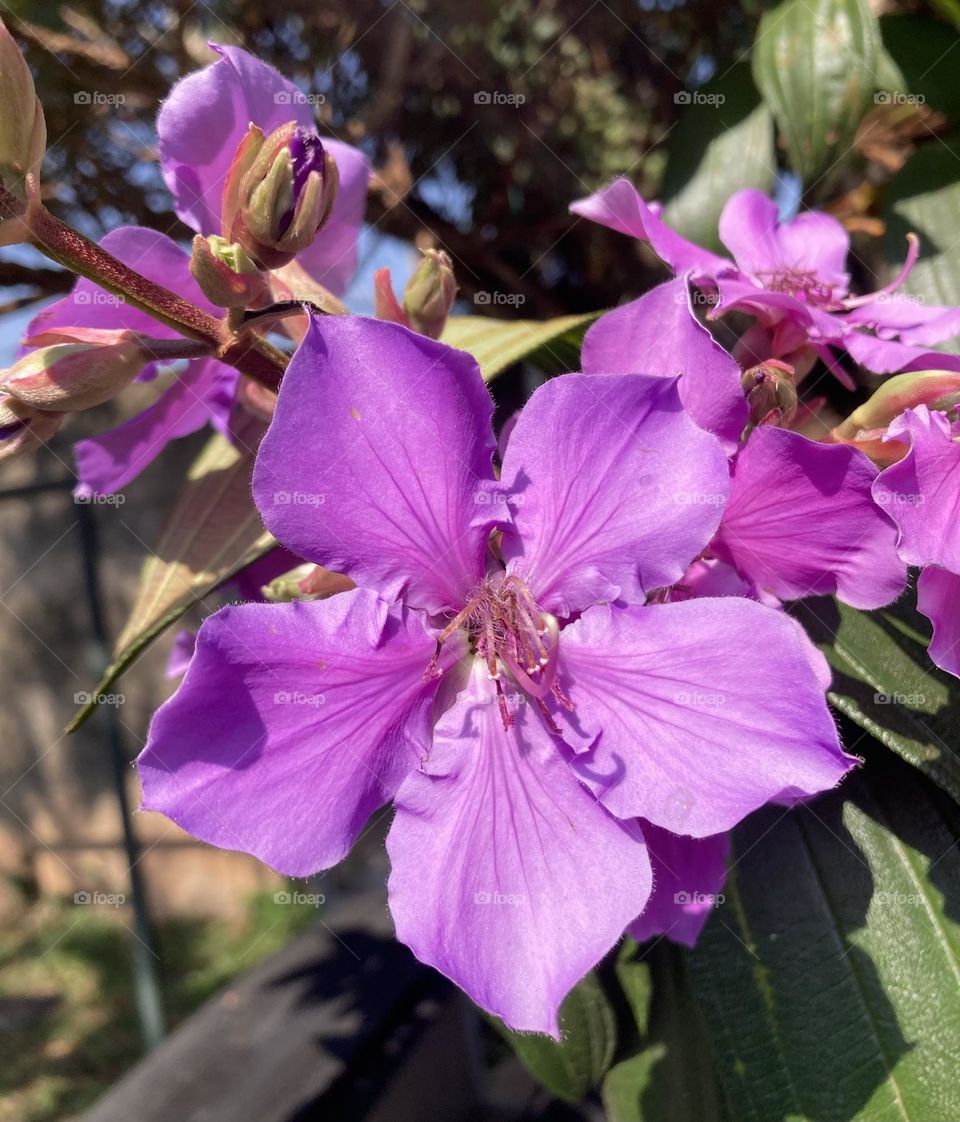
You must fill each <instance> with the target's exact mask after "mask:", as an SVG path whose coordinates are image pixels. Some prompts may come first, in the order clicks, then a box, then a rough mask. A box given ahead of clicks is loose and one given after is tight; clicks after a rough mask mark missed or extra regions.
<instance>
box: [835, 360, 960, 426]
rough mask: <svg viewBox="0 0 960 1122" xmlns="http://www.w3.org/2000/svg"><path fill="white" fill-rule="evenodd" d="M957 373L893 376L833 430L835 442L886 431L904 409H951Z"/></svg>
mask: <svg viewBox="0 0 960 1122" xmlns="http://www.w3.org/2000/svg"><path fill="white" fill-rule="evenodd" d="M958 392H960V373H957V372H956V371H953V370H917V371H913V372H911V373H909V374H895V375H894V376H893V377H892V378H888V379H887V380H886V381H885V382H884V383H883V384H882V385H881V386H880V388H879V389H878V390H877V391H876V392H875V393H874V394H873V395H872V396H871V397H870V398H869V399H868V400H867V401H865V402H864V403H863V405H861V406H860V408H859V409H855V410H854V411H853V412H852V413H851V414H850V416H849V417H847V419H846V420H845V421H843V422H842V423H841V424H839V425H837V427H836V428H835V429H834V430H833V435H834V437H835V439H837V440H841V441H847V440H858V439H860V438H861V437H866V438H867V439H869V438H870V437H871V436H873V435H875V434H878V433H881V432H884V431H886V428H887V426H888V425H889V424H890V422H891V421H893V420H894V419H895V418H897V417H899V416H900V414H901V413H902V412H903V411H904V410H905V409H912V408H914V407H915V406H917V405H927V406H929V407H930V408H931V409H950V408H952V407H953V406H954V405H956V403H957V396H956V395H957V394H958Z"/></svg>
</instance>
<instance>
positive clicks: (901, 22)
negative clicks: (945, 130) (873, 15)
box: [880, 12, 960, 120]
mask: <svg viewBox="0 0 960 1122" xmlns="http://www.w3.org/2000/svg"><path fill="white" fill-rule="evenodd" d="M880 35H881V37H882V39H883V45H884V47H885V48H886V50H887V52H888V53H889V55H890V58H891V59H892V61H893V63H894V65H895V66H896V67H897V69H898V70H899V72H900V74H901V75H902V81H903V87H902V89H901V90H900V92H903V93H909V94H912V95H914V96H915V97H918V98H920V99H922V104H924V105H926V106H928V107H929V108H930V109H936V110H937V111H938V112H940V113H944V114H946V116H947V117H948V118H950V119H951V120H956V119H957V118H958V117H960V83H958V82H957V59H958V57H960V50H958V47H960V35H958V34H957V33H956V31H954V30H953V28H951V27H948V26H947V25H946V24H944V23H940V22H939V21H938V20H933V19H926V18H924V17H923V16H915V15H907V14H905V13H901V12H897V13H893V14H890V15H885V16H881V17H880ZM883 88H885V89H886V88H889V89H890V91H891V92H893V90H894V89H895V88H897V87H887V86H884V87H883Z"/></svg>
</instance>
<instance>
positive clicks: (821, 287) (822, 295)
mask: <svg viewBox="0 0 960 1122" xmlns="http://www.w3.org/2000/svg"><path fill="white" fill-rule="evenodd" d="M755 275H756V278H757V280H758V281H760V283H761V284H762V285H763V287H764V288H766V289H767V290H768V291H770V292H782V293H784V294H785V295H787V296H793V297H794V299H796V300H802V301H803V302H804V303H805V304H814V305H816V306H817V307H823V308H835V309H836V308H841V307H842V306H843V305H842V301H841V294H838V293H837V291H836V286H835V285H832V284H827V283H826V282H825V281H822V280H820V278H819V277H818V276H817V274H816V273H815V272H814V271H813V270H812V269H790V268H784V269H776V270H773V271H771V272H763V273H756V274H755Z"/></svg>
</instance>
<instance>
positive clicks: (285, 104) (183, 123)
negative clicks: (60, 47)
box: [157, 43, 370, 295]
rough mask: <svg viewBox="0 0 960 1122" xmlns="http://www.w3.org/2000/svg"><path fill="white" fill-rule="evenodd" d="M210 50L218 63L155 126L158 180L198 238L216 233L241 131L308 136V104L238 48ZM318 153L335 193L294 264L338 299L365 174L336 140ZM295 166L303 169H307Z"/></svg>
mask: <svg viewBox="0 0 960 1122" xmlns="http://www.w3.org/2000/svg"><path fill="white" fill-rule="evenodd" d="M210 46H211V47H212V48H213V50H215V51H216V52H217V54H219V55H220V59H219V60H218V61H217V62H215V63H212V64H211V65H210V66H207V67H205V68H204V69H203V70H198V71H197V72H196V73H194V74H188V75H187V77H186V78H183V79H182V80H181V81H179V82H178V83H177V84H176V85H175V86H174V87H173V89H172V90H171V91H170V96H169V97H168V98H167V99H166V101H164V103H163V105H162V106H161V108H160V115H159V117H158V118H157V137H158V140H159V149H160V166H161V169H162V171H163V178H164V180H165V181H166V184H167V186H168V187H169V188H170V191H171V193H172V195H173V199H174V208H175V210H176V212H177V214H178V215H179V216H180V217H181V218H182V219H183V221H184V222H186V224H187V225H188V226H190V228H191V229H193V230H196V232H197V233H198V234H219V233H221V230H220V217H221V196H222V194H223V187H224V183H225V182H226V179H227V173H228V172H229V170H230V166H231V164H232V162H233V157H234V153H235V152H236V150H237V146H238V145H239V144H240V142H241V141H242V140H243V139H244V137H245V136H246V135H247V129H248V127H249V125H251V124H253V125H256V126H257V127H258V128H259V129H260V130H261V131H262V132H263V133H264V134H265V135H266V134H268V133H270V132H272V131H273V130H274V129H277V128H279V127H280V126H281V125H286V124H288V123H289V122H291V121H292V122H294V123H295V124H297V125H301V126H303V128H304V129H306V130H308V131H311V132H312V131H313V128H314V121H313V113H312V110H311V104H310V101H311V99H310V98H309V97H308V96H307V95H305V94H303V93H302V92H301V91H300V90H299V89H298V88H297V87H296V86H295V85H294V84H293V83H292V82H289V81H287V79H286V78H284V77H283V76H282V75H281V74H279V73H277V71H276V70H274V69H273V67H272V66H268V65H267V64H266V63H265V62H261V61H260V60H259V59H257V58H254V57H253V56H252V55H250V54H247V52H246V51H243V50H241V49H240V48H239V47H225V46H220V45H218V44H216V43H211V44H210ZM322 151H326V152H327V153H329V154H330V155H331V156H332V157H333V158H334V160H335V161H336V164H337V171H338V173H339V181H340V186H339V190H338V192H337V198H336V202H335V203H334V206H333V211H332V213H331V215H330V219H329V221H328V222H327V223H326V225H325V226H324V227H323V229H322V230H321V231H320V233H319V235H318V236H317V238H316V239H315V241H314V242H313V244H312V245H311V246H310V247H309V248H308V249H305V250H303V251H301V252H300V253H299V254H298V255H297V261H298V263H299V264H300V265H301V266H302V267H303V268H304V269H305V270H306V272H307V273H308V274H309V275H310V276H311V277H312V278H313V279H314V280H315V281H317V282H318V283H320V284H323V285H325V286H326V287H327V288H329V289H330V290H331V291H332V292H335V293H337V294H338V295H341V294H342V293H343V291H344V289H345V288H346V287H347V284H348V283H349V281H350V278H351V277H352V276H353V274H354V272H356V267H357V239H358V237H359V235H360V227H361V224H362V222H363V213H364V208H365V206H366V197H367V183H368V181H369V179H370V168H369V165H368V164H367V161H366V158H365V157H364V155H363V153H361V152H359V151H358V150H357V149H356V148H353V147H351V146H350V145H349V144H343V143H342V142H341V141H339V140H334V139H332V138H327V137H324V138H323V144H322V149H321V152H322ZM301 163H302V168H301V170H303V169H309V166H310V164H309V161H301ZM304 174H306V172H304Z"/></svg>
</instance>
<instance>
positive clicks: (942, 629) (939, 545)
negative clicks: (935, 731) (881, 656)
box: [873, 405, 960, 677]
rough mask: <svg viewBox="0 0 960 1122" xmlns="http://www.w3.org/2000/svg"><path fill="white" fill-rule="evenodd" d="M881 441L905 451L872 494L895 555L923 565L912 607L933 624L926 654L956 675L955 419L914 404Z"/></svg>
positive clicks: (959, 468)
mask: <svg viewBox="0 0 960 1122" xmlns="http://www.w3.org/2000/svg"><path fill="white" fill-rule="evenodd" d="M886 439H888V440H891V441H899V442H902V443H905V444H908V445H909V448H908V450H907V453H906V455H905V456H904V457H903V459H901V460H899V461H897V463H895V464H892V465H891V466H890V467H888V468H885V469H884V470H883V471H882V472H880V474H879V476H878V477H877V479H876V481H875V483H874V485H873V496H874V498H875V499H876V501H877V503H878V504H879V505H880V507H881V508H882V509H883V510H885V511H886V512H887V513H888V514H889V515H890V517H891V518H893V520H894V521H895V522H896V524H897V528H898V530H899V534H900V536H899V541H898V545H897V548H898V550H899V553H900V556H901V557H902V558H903V560H904V561H906V562H907V564H908V565H920V566H923V567H924V568H923V572H922V573H921V574H920V579H919V581H918V584H917V606H918V607H919V609H920V611H921V612H923V613H924V615H926V616H927V617H928V618H929V619H930V621H931V622H932V623H933V639H932V641H931V643H930V657H931V658H932V659H933V661H934V662H935V663H936V664H937V665H938V666H940V667H942V668H943V669H944V670H948V671H949V672H950V673H951V674H956V675H957V676H958V677H960V610H958V607H957V605H958V603H960V598H958V594H960V421H958V420H956V415H955V414H954V416H953V418H951V416H950V414H948V413H945V412H942V411H940V410H936V409H929V408H928V407H927V406H926V405H918V406H917V407H916V408H914V409H908V410H906V411H905V412H904V413H903V414H901V415H900V416H899V417H897V419H896V420H895V421H894V422H893V424H891V425H890V427H889V428H888V429H887V436H886Z"/></svg>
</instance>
